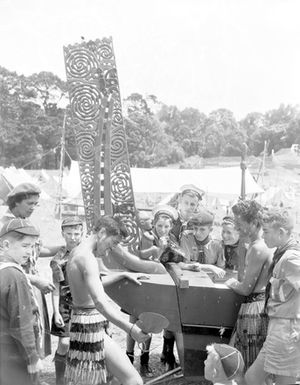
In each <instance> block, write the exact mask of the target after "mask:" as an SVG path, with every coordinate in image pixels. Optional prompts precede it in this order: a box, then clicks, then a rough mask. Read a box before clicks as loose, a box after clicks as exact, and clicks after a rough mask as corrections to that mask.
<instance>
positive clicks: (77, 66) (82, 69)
mask: <svg viewBox="0 0 300 385" xmlns="http://www.w3.org/2000/svg"><path fill="white" fill-rule="evenodd" d="M65 57H66V59H65V62H66V72H67V77H68V78H69V77H70V78H75V79H83V78H85V79H92V78H94V77H95V74H97V69H98V62H97V58H96V56H95V54H94V53H93V52H92V50H89V49H86V47H84V46H83V45H80V46H77V47H75V48H71V49H69V51H66V53H65Z"/></svg>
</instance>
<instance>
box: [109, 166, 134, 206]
mask: <svg viewBox="0 0 300 385" xmlns="http://www.w3.org/2000/svg"><path fill="white" fill-rule="evenodd" d="M111 193H112V199H113V200H114V201H115V202H120V203H124V202H131V203H133V199H132V198H133V194H132V190H131V183H130V170H129V167H128V165H127V164H124V163H120V164H118V165H117V166H116V167H115V168H114V169H113V170H112V172H111Z"/></svg>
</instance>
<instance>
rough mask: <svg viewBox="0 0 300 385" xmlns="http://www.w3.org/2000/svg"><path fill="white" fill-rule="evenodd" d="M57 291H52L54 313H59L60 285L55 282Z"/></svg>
mask: <svg viewBox="0 0 300 385" xmlns="http://www.w3.org/2000/svg"><path fill="white" fill-rule="evenodd" d="M54 287H55V289H54V290H53V291H52V307H53V313H54V314H55V313H59V283H58V282H54Z"/></svg>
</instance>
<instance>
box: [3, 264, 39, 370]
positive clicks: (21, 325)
mask: <svg viewBox="0 0 300 385" xmlns="http://www.w3.org/2000/svg"><path fill="white" fill-rule="evenodd" d="M3 281H5V282H2V284H4V283H5V285H7V287H8V290H7V297H6V303H7V313H8V316H9V333H10V334H11V336H12V337H13V338H14V339H15V340H16V341H17V344H18V348H19V351H20V353H21V355H22V356H23V358H24V360H25V361H26V364H27V365H32V366H34V365H35V364H37V362H38V360H39V356H38V353H37V350H36V345H35V336H34V331H33V314H32V304H31V301H32V295H31V293H30V288H29V286H28V283H27V281H26V278H25V276H24V275H23V273H21V272H19V271H17V270H16V269H14V268H13V269H6V275H5V277H3Z"/></svg>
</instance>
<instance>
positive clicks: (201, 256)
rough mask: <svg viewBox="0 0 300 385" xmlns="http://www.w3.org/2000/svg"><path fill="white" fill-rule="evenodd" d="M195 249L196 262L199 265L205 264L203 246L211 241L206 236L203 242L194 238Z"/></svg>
mask: <svg viewBox="0 0 300 385" xmlns="http://www.w3.org/2000/svg"><path fill="white" fill-rule="evenodd" d="M194 239H195V242H196V245H197V249H198V262H199V263H205V252H204V246H205V245H207V244H208V242H209V241H210V240H211V238H210V236H209V235H208V236H207V237H206V238H205V239H204V240H203V241H199V240H198V239H197V238H196V237H195V236H194Z"/></svg>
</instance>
